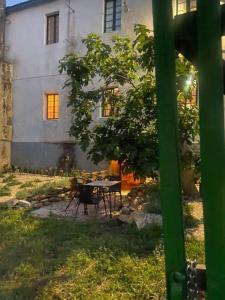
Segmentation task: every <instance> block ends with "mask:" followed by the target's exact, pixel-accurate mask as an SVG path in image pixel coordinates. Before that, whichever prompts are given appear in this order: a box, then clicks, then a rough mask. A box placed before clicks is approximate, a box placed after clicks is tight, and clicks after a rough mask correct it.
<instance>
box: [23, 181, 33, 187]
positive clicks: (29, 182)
mask: <svg viewBox="0 0 225 300" xmlns="http://www.w3.org/2000/svg"><path fill="white" fill-rule="evenodd" d="M32 187H34V182H33V181H27V182H25V183H23V184H21V185H20V189H25V188H32Z"/></svg>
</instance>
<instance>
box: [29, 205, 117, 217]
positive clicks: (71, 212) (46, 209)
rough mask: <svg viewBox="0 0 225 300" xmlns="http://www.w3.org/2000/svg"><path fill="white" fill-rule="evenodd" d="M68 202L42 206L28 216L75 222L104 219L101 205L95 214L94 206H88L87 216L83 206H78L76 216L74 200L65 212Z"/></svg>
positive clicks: (114, 213) (115, 212)
mask: <svg viewBox="0 0 225 300" xmlns="http://www.w3.org/2000/svg"><path fill="white" fill-rule="evenodd" d="M67 205H68V202H66V201H60V202H53V203H51V204H50V205H48V206H43V207H41V208H39V209H35V210H33V211H31V212H30V215H31V216H33V217H39V218H48V217H50V216H57V217H63V218H70V219H71V218H74V219H76V220H77V221H87V220H90V219H96V218H97V219H106V215H105V210H104V206H103V203H100V206H99V210H98V211H97V212H96V209H95V206H94V205H88V215H84V206H83V204H80V207H79V210H78V213H77V216H76V217H75V214H76V202H75V200H74V201H73V202H72V203H71V205H70V207H69V208H68V209H67V211H66V207H67ZM107 214H108V216H107V219H109V209H108V208H107ZM117 214H118V211H117V210H114V211H113V216H115V215H117Z"/></svg>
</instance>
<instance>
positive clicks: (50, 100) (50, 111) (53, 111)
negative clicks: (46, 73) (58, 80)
mask: <svg viewBox="0 0 225 300" xmlns="http://www.w3.org/2000/svg"><path fill="white" fill-rule="evenodd" d="M46 97H47V120H57V119H58V118H59V94H47V96H46Z"/></svg>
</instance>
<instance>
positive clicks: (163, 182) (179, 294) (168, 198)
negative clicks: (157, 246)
mask: <svg viewBox="0 0 225 300" xmlns="http://www.w3.org/2000/svg"><path fill="white" fill-rule="evenodd" d="M153 19H154V35H155V59H156V81H157V98H158V100H157V101H158V124H159V140H160V143H159V147H160V198H161V207H162V215H163V227H164V245H165V259H166V280H167V294H168V299H169V300H183V299H185V295H186V288H185V283H186V275H185V274H186V262H185V248H184V232H183V216H182V197H181V184H180V166H179V163H180V158H179V148H178V130H177V103H176V82H175V48H174V29H173V13H172V1H171V0H153Z"/></svg>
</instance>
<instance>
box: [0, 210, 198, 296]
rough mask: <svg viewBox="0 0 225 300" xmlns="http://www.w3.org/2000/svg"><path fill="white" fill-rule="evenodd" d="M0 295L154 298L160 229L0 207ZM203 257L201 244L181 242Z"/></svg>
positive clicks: (159, 276) (158, 287)
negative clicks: (79, 220) (81, 220)
mask: <svg viewBox="0 0 225 300" xmlns="http://www.w3.org/2000/svg"><path fill="white" fill-rule="evenodd" d="M0 232H1V235H0V299H10V300H11V299H12V300H13V299H19V300H20V299H21V300H25V299H29V300H32V299H35V300H36V299H37V300H42V299H45V300H50V299H51V300H53V299H63V300H64V299H71V300H73V299H74V300H75V299H84V300H86V299H87V300H88V299H103V300H104V299H106V300H108V299H135V300H136V299H138V300H139V299H140V300H141V299H146V300H147V299H160V298H159V296H160V295H162V294H163V293H164V289H165V281H164V258H163V254H162V250H161V249H162V245H161V244H162V240H161V238H162V233H161V229H160V228H156V227H155V228H145V229H143V230H141V231H138V230H137V229H136V228H135V226H122V225H120V224H119V223H117V222H116V221H111V222H109V223H104V224H103V223H97V222H87V223H75V222H72V221H66V220H59V219H55V218H49V219H34V218H31V217H28V216H27V215H26V212H25V211H12V210H2V211H0ZM187 247H188V257H190V258H191V259H193V258H197V259H199V260H203V244H202V243H201V242H196V241H194V240H193V241H189V242H187Z"/></svg>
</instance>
